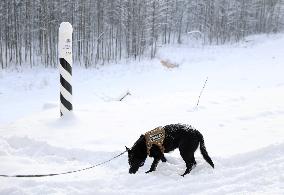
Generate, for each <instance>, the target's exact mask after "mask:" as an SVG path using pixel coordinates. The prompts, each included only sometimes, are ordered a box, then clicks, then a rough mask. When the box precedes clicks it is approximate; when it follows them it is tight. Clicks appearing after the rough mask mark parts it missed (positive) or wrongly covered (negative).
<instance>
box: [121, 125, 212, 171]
mask: <svg viewBox="0 0 284 195" xmlns="http://www.w3.org/2000/svg"><path fill="white" fill-rule="evenodd" d="M161 129H162V130H163V131H164V139H163V141H162V144H152V145H151V147H150V148H149V145H147V144H148V142H147V140H146V134H145V135H141V136H140V138H139V139H138V140H137V141H136V142H135V144H134V145H133V147H132V148H131V149H129V148H127V147H126V149H127V151H128V163H129V165H130V169H129V173H132V174H134V173H136V172H137V171H138V169H139V168H140V167H141V166H143V165H144V162H145V160H146V158H147V156H148V155H149V156H150V157H154V161H153V163H152V165H151V168H150V170H149V171H147V172H146V173H149V172H152V171H155V170H156V167H157V165H158V163H159V161H160V160H161V161H162V162H166V158H165V156H164V153H168V152H170V151H173V150H175V149H176V148H179V151H180V155H181V157H182V158H183V160H184V161H185V163H186V171H185V172H184V174H183V175H182V176H185V175H186V174H188V173H189V172H190V171H191V170H192V167H193V165H196V161H195V158H194V152H195V151H196V149H197V148H198V144H200V151H201V154H202V156H203V158H204V159H205V160H206V161H207V162H208V163H209V164H210V165H211V166H212V167H213V168H214V164H213V162H212V160H211V158H210V157H209V155H208V153H207V151H206V148H205V145H204V139H203V136H202V134H201V133H200V132H199V131H197V130H196V129H194V128H192V127H191V126H187V125H182V124H171V125H166V126H164V127H161ZM161 136H162V134H161V135H158V134H157V135H153V136H152V137H154V138H157V137H161Z"/></svg>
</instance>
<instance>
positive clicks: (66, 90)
mask: <svg viewBox="0 0 284 195" xmlns="http://www.w3.org/2000/svg"><path fill="white" fill-rule="evenodd" d="M72 32H73V28H72V25H71V24H70V23H69V22H62V23H61V24H60V27H59V43H58V54H59V62H60V65H59V71H60V115H61V116H63V115H65V114H67V113H70V112H71V111H72V110H73V106H72V85H71V81H72Z"/></svg>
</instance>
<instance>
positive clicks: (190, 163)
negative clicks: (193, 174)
mask: <svg viewBox="0 0 284 195" xmlns="http://www.w3.org/2000/svg"><path fill="white" fill-rule="evenodd" d="M185 163H186V170H185V172H184V174H182V175H181V176H183V177H184V176H185V175H186V174H188V173H190V171H191V170H192V169H193V167H194V165H196V161H195V159H194V157H192V159H191V160H188V161H186V162H185Z"/></svg>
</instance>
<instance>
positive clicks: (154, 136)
mask: <svg viewBox="0 0 284 195" xmlns="http://www.w3.org/2000/svg"><path fill="white" fill-rule="evenodd" d="M144 136H145V139H146V146H147V154H148V156H149V155H150V150H151V148H152V146H153V144H155V145H157V146H158V147H159V148H160V150H161V152H162V153H164V151H165V148H164V146H163V143H164V139H165V129H164V127H157V128H155V129H153V130H151V131H148V132H146V133H145V135H144Z"/></svg>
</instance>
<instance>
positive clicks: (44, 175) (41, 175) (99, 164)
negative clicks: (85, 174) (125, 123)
mask: <svg viewBox="0 0 284 195" xmlns="http://www.w3.org/2000/svg"><path fill="white" fill-rule="evenodd" d="M125 152H127V150H125V151H124V152H122V153H120V154H118V155H116V156H115V157H113V158H111V159H109V160H106V161H104V162H101V163H98V164H95V165H92V166H90V167H86V168H83V169H78V170H74V171H67V172H61V173H50V174H36V175H0V177H51V176H56V175H67V174H71V173H76V172H81V171H86V170H89V169H93V168H95V167H98V166H101V165H103V164H106V163H108V162H110V161H112V160H114V159H116V158H118V157H120V156H121V155H123V154H124V153H125Z"/></svg>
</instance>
